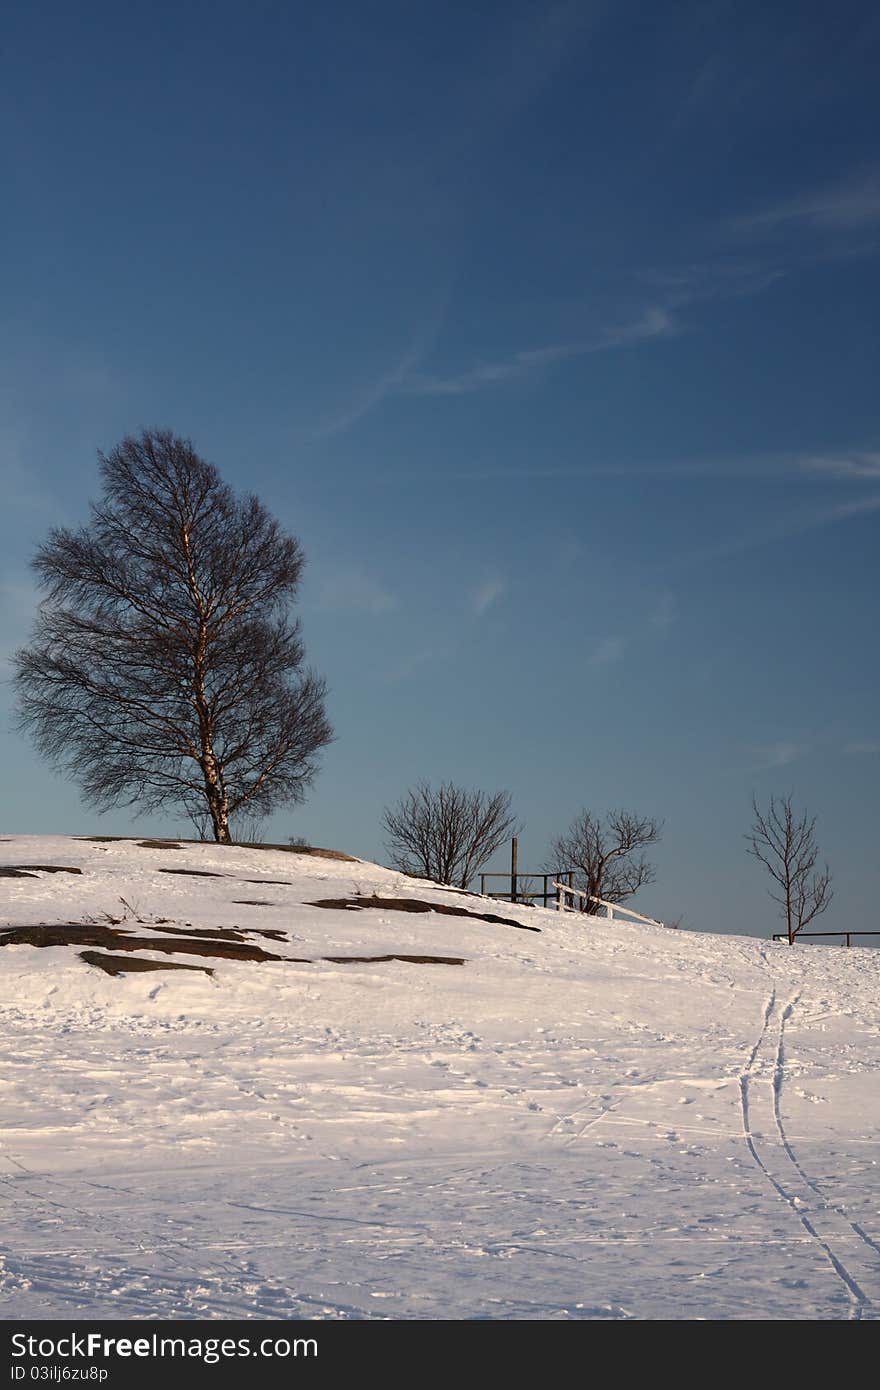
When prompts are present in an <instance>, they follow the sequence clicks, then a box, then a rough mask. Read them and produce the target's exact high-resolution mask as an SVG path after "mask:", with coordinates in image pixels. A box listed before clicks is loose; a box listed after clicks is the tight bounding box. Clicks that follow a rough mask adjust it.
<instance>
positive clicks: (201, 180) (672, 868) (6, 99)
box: [0, 0, 880, 932]
mask: <svg viewBox="0 0 880 1390" xmlns="http://www.w3.org/2000/svg"><path fill="white" fill-rule="evenodd" d="M4 25H5V33H4V50H5V51H4V54H3V57H2V60H0V159H2V166H3V190H4V216H3V219H2V222H0V244H2V258H0V267H2V270H0V275H2V281H3V285H2V297H0V474H2V485H3V494H2V495H3V499H4V506H3V509H2V520H0V655H2V656H3V658H4V660H5V659H7V658H8V655H9V653H10V651H11V650H13V649H14V647H15V646H16V644H17V643H19V642H20V641H22V640H24V638H25V637H26V635H27V631H28V627H29V623H30V618H31V615H32V611H33V606H34V591H33V588H32V582H31V576H30V573H29V568H28V562H29V558H30V556H31V554H32V552H33V549H34V547H35V545H36V544H37V543H38V542H39V541H40V540H41V539H42V537H43V536H44V535H45V533H46V531H47V529H48V527H49V526H51V525H75V524H78V523H79V522H81V521H83V520H85V518H86V514H87V503H88V499H89V498H90V497H93V496H94V495H95V494H96V488H97V474H96V467H95V451H96V449H98V448H103V449H107V448H110V447H112V445H113V444H114V443H115V442H116V441H117V440H118V439H119V438H120V437H121V436H122V435H123V434H125V433H128V432H132V431H135V430H137V429H139V428H140V427H142V426H148V425H159V426H165V427H168V428H171V429H174V430H175V431H176V432H178V433H180V434H185V435H189V436H190V437H191V438H192V439H193V441H194V443H195V444H196V446H197V448H198V449H199V450H200V451H201V452H202V453H203V454H204V455H205V456H206V457H208V458H210V459H211V460H212V461H213V462H214V463H216V464H217V465H218V466H219V468H220V469H221V471H222V473H223V474H224V476H225V477H226V478H227V479H228V481H229V482H231V483H232V484H233V485H234V486H237V487H240V488H249V489H253V490H255V491H256V492H258V493H259V495H260V496H261V497H262V498H263V500H264V501H265V502H266V503H267V505H268V506H269V507H270V508H271V509H272V510H273V511H274V512H275V513H276V514H277V515H278V516H279V517H280V518H281V519H282V520H283V522H284V523H285V525H286V526H287V527H288V528H289V529H290V530H292V531H293V532H294V533H295V534H297V535H298V536H299V537H300V538H301V540H302V542H303V545H304V548H305V551H306V554H307V556H308V562H309V563H308V571H307V577H306V580H305V583H304V587H303V593H302V607H301V611H302V617H303V622H304V630H305V638H306V643H307V649H308V655H309V658H310V659H311V660H312V661H313V662H314V663H315V665H317V666H318V668H319V669H320V670H322V671H323V672H324V673H325V674H326V675H327V678H328V680H329V683H330V686H331V698H330V714H331V717H332V719H333V722H334V724H335V726H336V730H337V741H336V743H335V744H334V745H333V746H332V748H331V749H330V750H329V751H328V753H327V754H326V757H325V760H324V770H323V772H322V774H321V776H320V778H319V780H318V782H317V783H316V786H315V789H314V792H313V794H312V796H311V798H310V800H309V802H308V804H307V805H306V806H304V807H302V808H298V809H295V810H294V811H292V812H291V813H290V814H279V815H278V816H277V817H276V818H275V819H274V821H273V822H272V824H271V825H270V826H269V827H267V832H268V833H271V834H272V835H274V836H276V837H278V838H281V837H286V835H288V834H302V835H304V836H306V837H307V838H309V839H310V840H311V841H312V842H313V843H318V844H328V845H335V846H340V847H343V848H347V849H349V850H352V851H354V852H355V853H358V854H363V855H365V856H370V857H379V858H381V857H382V854H383V849H382V837H381V832H380V829H379V821H380V815H381V810H382V807H383V806H384V805H385V804H387V803H388V802H389V801H391V800H393V799H395V798H396V797H397V795H399V793H400V792H402V791H403V790H404V789H405V787H406V786H407V785H409V784H410V783H411V782H412V781H414V780H415V779H416V778H417V777H420V776H424V777H428V778H432V779H434V780H438V779H441V778H452V779H454V780H456V781H461V782H464V783H467V784H469V785H476V786H484V787H488V788H495V787H498V786H504V787H507V788H509V789H510V790H511V791H512V793H513V795H514V800H515V804H516V808H517V810H518V813H519V815H520V816H521V818H522V820H523V821H524V823H525V829H524V832H523V836H522V839H521V849H520V858H521V862H525V864H526V866H527V867H528V866H530V865H532V864H533V865H535V866H536V867H537V866H538V865H539V864H540V863H541V862H542V860H543V858H544V856H545V853H546V849H547V846H548V844H549V842H550V840H551V839H552V838H553V837H554V835H555V834H556V833H558V832H559V831H561V830H563V829H565V827H566V826H567V824H568V823H569V821H570V820H571V818H572V817H573V815H574V814H575V813H576V812H577V811H578V810H579V809H580V808H581V807H582V806H587V807H590V808H592V809H594V810H597V811H601V810H603V809H605V808H606V807H608V806H614V805H623V806H627V807H632V808H635V809H637V810H639V811H643V812H645V813H647V814H652V815H656V816H662V817H664V818H665V822H666V829H665V836H664V840H663V843H662V844H661V846H660V847H659V850H658V852H657V856H656V858H657V864H658V870H659V877H658V881H657V883H656V885H655V886H654V887H653V888H652V889H650V890H647V891H646V892H645V893H643V894H642V895H641V897H640V899H639V903H640V905H641V906H642V907H643V909H645V910H647V911H649V912H653V913H655V914H656V915H660V916H668V917H677V916H678V915H679V914H683V916H684V919H685V922H686V923H687V924H689V925H691V926H700V927H706V928H710V929H722V930H737V929H738V930H742V929H743V928H744V927H745V928H746V929H754V930H758V931H761V932H765V931H767V930H769V929H770V928H771V925H772V923H773V917H772V907H771V905H770V904H769V902H768V901H767V899H766V897H765V892H764V883H763V881H762V879H761V877H760V873H759V870H758V867H757V866H756V865H755V864H754V863H753V862H752V861H751V860H750V859H748V858H747V856H746V855H745V852H744V842H743V839H742V836H743V833H744V831H745V830H746V829H747V828H748V822H749V807H750V800H751V796H752V793H753V792H754V793H755V794H756V795H757V796H758V797H759V798H761V799H766V798H767V797H768V796H769V795H770V793H772V792H777V793H785V792H789V791H790V792H792V793H794V795H795V798H796V799H797V800H798V802H799V803H802V804H805V805H807V806H809V807H810V808H811V810H813V811H814V812H815V813H817V814H818V816H819V832H820V843H821V846H822V849H823V852H824V854H825V855H827V857H828V859H829V861H830V863H831V867H832V870H833V872H834V874H835V882H836V890H837V896H836V900H835V903H834V905H833V907H832V909H831V911H830V912H829V914H828V916H827V917H826V919H825V923H826V925H827V926H828V927H829V929H830V928H832V927H839V926H841V925H843V924H844V923H845V922H850V921H855V920H858V921H861V922H863V923H865V922H866V923H868V924H869V925H871V926H876V923H875V922H874V921H873V916H872V911H873V906H874V904H875V903H876V901H877V899H878V895H880V870H878V856H877V853H876V847H875V841H876V827H877V808H878V794H877V778H878V771H880V713H878V708H877V700H876V691H877V685H878V674H880V671H878V666H880V658H878V645H877V641H876V637H875V636H874V630H875V627H876V622H875V610H876V595H877V580H878V568H880V564H878V547H877V532H878V526H880V405H878V390H877V379H878V366H880V361H878V357H880V354H878V347H877V320H878V316H877V310H878V290H880V158H878V155H877V147H876V132H877V129H878V119H880V99H878V95H877V83H876V72H877V69H878V60H880V16H878V13H877V9H876V6H873V5H871V4H869V3H842V4H838V5H836V6H835V7H833V9H830V8H829V7H828V6H827V5H826V4H815V5H811V4H807V3H797V4H794V3H792V4H785V3H780V4H776V5H774V6H772V7H770V6H767V5H763V4H760V5H759V4H755V3H739V4H737V5H733V4H727V3H700V4H689V3H678V4H672V3H669V4H657V5H653V6H645V5H643V4H636V3H628V2H627V0H621V2H619V3H615V4H613V5H612V4H605V5H602V4H581V3H560V4H553V3H549V4H548V3H541V4H532V3H519V2H518V0H514V2H513V3H508V4H504V5H501V4H480V3H477V4H467V5H464V4H455V3H444V4H442V5H441V4H434V3H426V4H422V5H406V4H403V3H397V4H395V3H377V4H375V5H370V6H365V5H362V4H359V3H358V4H354V3H352V4H347V3H333V0H331V3H328V4H327V5H325V6H322V7H314V6H306V5H300V4H286V5H282V4H279V3H271V4H270V3H258V2H256V3H255V0H250V3H248V4H244V3H235V4H231V3H212V4H210V5H208V4H204V3H202V4H198V3H192V4H185V5H179V4H174V5H171V4H162V3H152V4H150V5H143V6H138V7H131V6H120V5H116V4H101V3H89V0H83V3H82V4H79V5H76V6H71V5H67V4H65V5H61V4H52V3H39V0H36V3H29V4H27V5H24V4H15V3H13V4H12V5H11V6H10V7H9V8H8V10H7V11H6V18H5V21H4ZM0 703H2V710H0V720H2V724H0V755H2V766H3V781H2V789H0V821H2V823H3V825H4V828H6V829H8V830H22V831H24V830H29V831H46V832H48V831H57V832H81V831H86V830H88V829H89V828H98V827H99V826H100V827H101V828H102V829H104V830H105V831H106V832H108V833H109V832H114V831H115V832H117V833H125V832H126V831H128V830H129V829H130V828H131V827H132V825H133V824H134V822H132V820H131V818H130V816H129V813H128V812H126V811H120V812H117V813H114V814H111V815H109V816H106V817H104V818H103V819H102V820H100V821H99V819H98V818H97V817H96V815H95V814H94V812H92V811H90V810H88V809H87V808H83V807H82V806H81V804H80V801H79V799H78V796H77V793H76V790H75V788H73V787H72V786H70V785H69V784H67V783H65V782H63V781H61V780H59V779H58V778H56V777H55V776H54V775H53V774H52V773H51V772H50V771H49V770H47V769H46V768H45V767H43V766H42V765H41V764H40V762H39V761H38V760H37V758H36V756H35V755H34V754H33V753H32V752H31V750H30V749H29V748H28V747H27V746H26V745H25V744H24V743H23V742H22V740H21V739H20V738H19V737H18V736H17V735H16V734H15V733H14V732H13V731H12V729H11V727H10V721H9V714H8V709H9V695H8V689H7V688H5V687H4V688H3V690H2V691H0ZM136 826H137V829H138V830H151V831H154V832H160V831H161V832H170V831H175V830H179V829H181V828H182V826H181V823H180V822H177V821H175V820H174V819H173V817H170V816H169V817H165V818H155V817H154V818H151V819H149V820H146V819H145V820H140V821H138V822H137V823H136ZM832 919H833V920H832Z"/></svg>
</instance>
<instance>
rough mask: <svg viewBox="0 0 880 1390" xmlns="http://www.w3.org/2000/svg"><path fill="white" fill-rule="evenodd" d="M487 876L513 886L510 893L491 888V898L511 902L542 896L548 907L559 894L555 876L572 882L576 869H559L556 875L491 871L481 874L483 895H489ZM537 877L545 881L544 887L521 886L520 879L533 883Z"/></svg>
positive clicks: (531, 900) (532, 901) (533, 899)
mask: <svg viewBox="0 0 880 1390" xmlns="http://www.w3.org/2000/svg"><path fill="white" fill-rule="evenodd" d="M487 878H503V879H505V880H506V882H508V883H509V884H510V885H511V888H510V892H509V893H500V892H499V893H495V892H493V891H492V890H491V889H490V890H489V894H488V896H489V897H490V898H498V899H500V901H502V902H510V903H534V902H535V900H536V899H539V898H540V899H541V901H542V902H543V904H544V906H545V907H547V906H549V904H550V903H555V902H556V899H557V896H558V895H557V893H556V885H555V883H554V878H568V880H569V882H571V880H572V879H573V878H574V870H573V869H566V870H565V871H564V872H563V873H559V872H558V871H557V873H556V874H555V875H554V874H516V875H513V874H510V873H489V874H480V892H481V893H482V895H483V897H486V896H487V894H486V879H487ZM536 879H538V880H540V881H542V882H543V884H544V887H543V888H540V889H532V888H520V886H519V883H520V881H522V882H523V883H532V882H533V881H534V880H536Z"/></svg>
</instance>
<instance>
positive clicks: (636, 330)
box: [400, 306, 681, 396]
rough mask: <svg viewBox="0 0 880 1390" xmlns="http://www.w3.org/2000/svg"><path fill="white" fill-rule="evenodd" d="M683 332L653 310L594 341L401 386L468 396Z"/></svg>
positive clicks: (412, 392) (413, 392)
mask: <svg viewBox="0 0 880 1390" xmlns="http://www.w3.org/2000/svg"><path fill="white" fill-rule="evenodd" d="M680 331H681V329H680V327H679V325H678V324H676V322H675V320H674V319H673V318H672V316H671V314H670V313H669V312H668V310H667V309H665V308H663V307H661V306H653V307H651V308H648V309H646V310H645V311H644V312H643V313H642V314H640V315H639V316H638V317H637V318H635V319H633V320H631V321H630V322H628V323H620V324H615V325H610V326H609V327H607V328H605V329H603V330H602V332H601V333H599V334H597V336H596V337H593V338H584V339H580V340H578V341H575V342H564V343H549V344H547V345H545V346H543V347H537V348H526V349H524V350H522V351H520V352H515V353H513V355H512V356H510V357H504V358H501V359H498V360H496V361H494V362H481V363H478V364H477V365H476V366H474V367H470V368H468V370H467V371H465V372H460V373H458V374H457V375H454V376H430V375H427V374H421V373H420V374H418V375H412V376H410V377H409V378H408V379H406V380H404V381H403V382H402V383H401V386H400V390H401V392H402V393H403V394H405V395H409V396H461V395H467V394H469V393H470V392H473V391H483V390H485V389H486V388H487V387H492V386H500V385H504V384H505V383H506V382H509V381H518V380H522V379H523V378H524V377H528V376H531V375H532V374H533V373H536V372H540V371H543V370H544V369H546V368H547V367H552V366H555V365H556V364H557V363H559V362H566V361H569V360H571V359H572V358H575V357H584V356H586V355H587V354H588V353H594V352H607V351H610V350H612V349H614V348H619V347H624V346H626V345H627V344H630V343H639V342H645V341H648V340H650V339H652V338H669V337H673V336H674V335H676V334H677V333H679V332H680Z"/></svg>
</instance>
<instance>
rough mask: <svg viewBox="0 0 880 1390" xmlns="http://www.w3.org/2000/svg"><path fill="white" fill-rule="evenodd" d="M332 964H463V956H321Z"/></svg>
mask: <svg viewBox="0 0 880 1390" xmlns="http://www.w3.org/2000/svg"><path fill="white" fill-rule="evenodd" d="M321 959H322V960H328V961H332V963H333V964H334V965H372V964H373V962H374V961H386V960H402V961H405V962H406V963H407V964H408V965H464V957H463V956H398V955H394V956H322V957H321Z"/></svg>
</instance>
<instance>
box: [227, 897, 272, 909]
mask: <svg viewBox="0 0 880 1390" xmlns="http://www.w3.org/2000/svg"><path fill="white" fill-rule="evenodd" d="M232 902H233V905H234V906H235V907H277V906H278V904H277V903H272V902H270V901H269V899H268V898H233V899H232Z"/></svg>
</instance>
